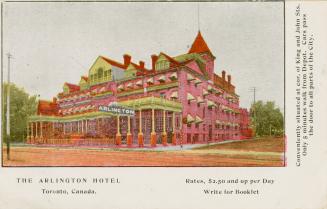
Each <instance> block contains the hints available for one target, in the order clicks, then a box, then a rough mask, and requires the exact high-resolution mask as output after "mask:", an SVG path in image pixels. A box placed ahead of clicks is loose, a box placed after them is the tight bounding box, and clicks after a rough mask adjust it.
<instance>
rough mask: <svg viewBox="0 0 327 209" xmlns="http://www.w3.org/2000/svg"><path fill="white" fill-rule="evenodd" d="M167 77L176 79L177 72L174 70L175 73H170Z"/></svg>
mask: <svg viewBox="0 0 327 209" xmlns="http://www.w3.org/2000/svg"><path fill="white" fill-rule="evenodd" d="M169 78H170V79H171V80H176V79H177V73H176V72H175V73H172V74H171V75H170V76H169Z"/></svg>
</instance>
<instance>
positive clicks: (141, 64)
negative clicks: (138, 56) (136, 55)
mask: <svg viewBox="0 0 327 209" xmlns="http://www.w3.org/2000/svg"><path fill="white" fill-rule="evenodd" d="M139 66H140V68H142V69H144V62H143V61H139Z"/></svg>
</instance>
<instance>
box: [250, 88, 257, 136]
mask: <svg viewBox="0 0 327 209" xmlns="http://www.w3.org/2000/svg"><path fill="white" fill-rule="evenodd" d="M256 91H257V88H256V87H255V86H254V87H251V88H250V92H253V106H252V111H253V124H254V133H255V136H256V135H257V124H256V123H257V118H256V110H255V102H256V101H255V93H256Z"/></svg>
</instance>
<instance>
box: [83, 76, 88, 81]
mask: <svg viewBox="0 0 327 209" xmlns="http://www.w3.org/2000/svg"><path fill="white" fill-rule="evenodd" d="M81 78H82V79H83V80H85V81H88V80H89V78H88V77H87V76H81Z"/></svg>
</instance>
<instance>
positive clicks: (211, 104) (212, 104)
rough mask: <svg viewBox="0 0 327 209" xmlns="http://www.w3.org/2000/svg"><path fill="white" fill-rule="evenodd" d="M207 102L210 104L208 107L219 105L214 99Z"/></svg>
mask: <svg viewBox="0 0 327 209" xmlns="http://www.w3.org/2000/svg"><path fill="white" fill-rule="evenodd" d="M207 104H208V107H213V106H214V107H217V105H216V104H215V103H214V102H213V101H210V100H208V102H207Z"/></svg>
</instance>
